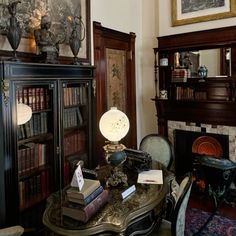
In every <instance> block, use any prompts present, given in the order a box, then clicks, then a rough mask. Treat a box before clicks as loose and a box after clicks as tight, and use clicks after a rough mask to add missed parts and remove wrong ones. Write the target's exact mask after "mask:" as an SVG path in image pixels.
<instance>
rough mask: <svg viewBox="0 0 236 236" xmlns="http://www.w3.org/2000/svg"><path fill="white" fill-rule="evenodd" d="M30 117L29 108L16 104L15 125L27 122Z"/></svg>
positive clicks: (30, 111)
mask: <svg viewBox="0 0 236 236" xmlns="http://www.w3.org/2000/svg"><path fill="white" fill-rule="evenodd" d="M31 117H32V109H31V107H30V106H28V105H26V104H23V103H18V104H17V125H22V124H25V123H26V122H28V121H29V120H30V119H31Z"/></svg>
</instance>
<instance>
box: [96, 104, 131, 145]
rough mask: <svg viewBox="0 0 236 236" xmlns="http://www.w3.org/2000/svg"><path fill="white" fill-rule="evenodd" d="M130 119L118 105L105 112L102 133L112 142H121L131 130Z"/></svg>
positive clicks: (100, 123)
mask: <svg viewBox="0 0 236 236" xmlns="http://www.w3.org/2000/svg"><path fill="white" fill-rule="evenodd" d="M129 127H130V124H129V119H128V117H127V116H126V114H125V113H124V112H122V111H120V110H118V109H117V108H116V107H111V109H110V110H109V111H107V112H105V113H104V114H103V115H102V117H101V119H100V121H99V129H100V131H101V133H102V135H103V136H104V137H105V138H106V139H107V140H109V141H111V142H119V141H120V140H121V139H122V138H124V137H125V136H126V134H127V133H128V131H129Z"/></svg>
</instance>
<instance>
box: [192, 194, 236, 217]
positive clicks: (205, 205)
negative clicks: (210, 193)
mask: <svg viewBox="0 0 236 236" xmlns="http://www.w3.org/2000/svg"><path fill="white" fill-rule="evenodd" d="M188 207H191V208H198V209H202V210H205V211H208V212H213V211H214V210H215V207H214V202H213V199H211V198H209V197H207V196H206V195H202V194H197V193H194V192H192V193H191V195H190V198H189V203H188ZM217 213H218V214H220V215H222V216H225V217H228V218H230V219H234V220H236V202H235V201H234V202H232V201H230V202H229V203H226V202H223V203H221V205H220V207H219V209H218V210H217Z"/></svg>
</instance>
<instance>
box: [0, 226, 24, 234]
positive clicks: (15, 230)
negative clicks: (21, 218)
mask: <svg viewBox="0 0 236 236" xmlns="http://www.w3.org/2000/svg"><path fill="white" fill-rule="evenodd" d="M23 233H24V228H23V227H21V226H20V225H16V226H11V227H7V228H3V229H0V236H20V235H22V234H23Z"/></svg>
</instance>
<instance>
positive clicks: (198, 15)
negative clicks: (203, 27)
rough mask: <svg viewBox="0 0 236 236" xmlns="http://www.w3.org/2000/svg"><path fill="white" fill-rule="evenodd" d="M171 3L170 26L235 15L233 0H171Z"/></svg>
mask: <svg viewBox="0 0 236 236" xmlns="http://www.w3.org/2000/svg"><path fill="white" fill-rule="evenodd" d="M171 4H172V5H171V13H172V14H171V17H172V26H180V25H186V24H193V23H198V22H204V21H211V20H219V19H223V18H229V17H235V16H236V1H235V0H218V1H213V0H204V1H194V0H172V1H171Z"/></svg>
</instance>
